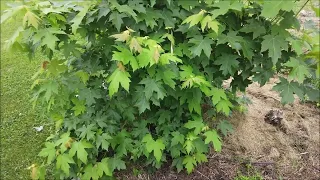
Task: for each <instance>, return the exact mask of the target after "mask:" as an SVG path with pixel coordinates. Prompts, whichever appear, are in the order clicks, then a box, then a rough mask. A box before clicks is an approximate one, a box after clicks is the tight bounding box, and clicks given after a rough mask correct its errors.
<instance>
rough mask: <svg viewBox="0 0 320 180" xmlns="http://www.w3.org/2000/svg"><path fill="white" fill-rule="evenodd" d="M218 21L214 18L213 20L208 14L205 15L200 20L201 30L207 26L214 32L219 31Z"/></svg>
mask: <svg viewBox="0 0 320 180" xmlns="http://www.w3.org/2000/svg"><path fill="white" fill-rule="evenodd" d="M219 25H220V23H219V22H218V21H216V20H213V19H212V18H211V16H210V15H207V16H206V17H205V18H203V19H202V20H201V30H202V32H203V31H204V29H205V28H206V26H208V28H209V29H212V30H213V31H214V32H216V33H218V32H219Z"/></svg>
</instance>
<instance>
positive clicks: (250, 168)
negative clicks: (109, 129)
mask: <svg viewBox="0 0 320 180" xmlns="http://www.w3.org/2000/svg"><path fill="white" fill-rule="evenodd" d="M277 81H278V79H277V78H272V79H271V80H270V81H269V83H267V84H266V85H265V86H263V87H260V86H259V85H258V84H257V83H254V84H252V85H250V86H249V87H248V88H247V94H246V96H247V97H248V98H249V99H250V100H251V102H252V103H251V104H249V105H248V112H246V113H244V114H240V113H235V114H234V115H233V116H232V117H231V118H230V119H229V121H230V122H231V123H232V124H233V127H234V132H233V133H232V134H231V135H230V136H228V137H226V138H225V139H224V142H223V150H222V152H221V153H216V152H212V153H211V155H210V156H209V157H208V161H209V162H207V163H203V164H202V165H200V166H198V167H197V169H196V170H195V171H194V172H193V173H192V174H190V175H189V176H187V175H186V172H181V173H176V172H175V171H174V169H171V168H170V167H167V168H162V169H161V170H160V171H157V172H156V174H153V175H148V174H144V173H142V174H140V175H138V176H136V177H134V176H132V171H131V173H128V174H130V175H128V176H126V175H125V173H121V175H119V176H121V177H122V178H120V179H163V180H167V179H170V180H171V179H186V180H189V179H190V180H191V179H193V180H202V179H204V180H205V179H212V180H220V179H221V180H229V179H234V177H236V176H237V175H238V174H239V173H241V174H243V175H253V174H254V173H256V172H258V173H259V174H261V176H262V177H263V178H264V179H290V180H300V179H304V180H319V179H320V134H319V132H320V109H319V108H317V107H316V106H315V105H312V104H308V103H301V102H299V100H298V99H296V101H295V102H294V103H293V104H291V105H285V106H283V105H282V104H281V103H280V97H279V94H278V93H277V92H275V91H272V90H271V89H272V87H273V85H274V84H275V83H276V82H277ZM271 109H278V110H281V111H283V113H284V115H283V117H284V119H283V120H282V123H281V124H282V126H281V127H282V128H280V127H279V126H273V125H271V124H269V123H267V122H265V120H264V116H265V115H266V114H267V113H268V112H269V111H270V110H271ZM168 166H169V165H168Z"/></svg>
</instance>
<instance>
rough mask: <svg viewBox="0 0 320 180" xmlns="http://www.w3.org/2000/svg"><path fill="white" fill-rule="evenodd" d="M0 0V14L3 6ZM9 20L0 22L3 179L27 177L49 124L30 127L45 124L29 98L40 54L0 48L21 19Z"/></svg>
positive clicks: (3, 3) (41, 145)
mask: <svg viewBox="0 0 320 180" xmlns="http://www.w3.org/2000/svg"><path fill="white" fill-rule="evenodd" d="M5 4H6V3H5V2H4V1H1V14H2V13H3V10H4V8H5ZM18 21H19V19H18V20H17V21H14V20H12V21H9V22H6V23H4V24H1V70H0V71H1V177H0V179H3V180H16V179H30V170H27V169H26V168H27V167H28V166H30V165H31V164H33V163H34V162H42V159H41V158H39V157H37V154H38V153H39V152H40V150H41V148H42V147H43V144H44V141H45V139H46V137H47V136H48V135H49V131H50V129H49V127H48V126H44V130H43V131H42V132H36V131H35V130H34V129H33V127H34V126H40V125H42V124H46V123H48V122H47V119H46V118H45V117H41V116H40V114H43V113H41V112H40V111H39V110H38V111H35V110H33V109H32V104H31V102H30V99H31V98H30V94H31V90H30V87H31V85H32V83H33V80H32V79H31V77H32V76H33V74H34V73H35V72H36V71H37V70H38V69H39V67H40V64H41V62H42V58H40V56H37V57H36V58H35V59H34V60H29V59H28V57H27V54H25V53H21V52H8V51H6V50H5V49H4V44H5V41H6V40H7V39H9V38H10V37H11V35H12V34H13V33H14V32H15V30H16V29H17V27H19V26H20V24H21V22H18Z"/></svg>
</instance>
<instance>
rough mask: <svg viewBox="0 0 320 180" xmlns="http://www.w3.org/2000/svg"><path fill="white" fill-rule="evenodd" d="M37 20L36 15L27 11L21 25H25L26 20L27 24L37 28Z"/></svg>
mask: <svg viewBox="0 0 320 180" xmlns="http://www.w3.org/2000/svg"><path fill="white" fill-rule="evenodd" d="M39 20H40V18H39V17H38V16H37V15H35V14H34V13H33V12H31V11H27V12H26V14H25V15H24V17H23V26H26V23H27V22H28V26H30V25H32V26H33V27H35V28H36V29H38V26H39Z"/></svg>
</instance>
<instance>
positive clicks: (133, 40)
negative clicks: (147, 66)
mask: <svg viewBox="0 0 320 180" xmlns="http://www.w3.org/2000/svg"><path fill="white" fill-rule="evenodd" d="M129 47H130V50H131V51H132V50H133V51H137V52H139V53H141V52H142V47H141V45H140V43H139V41H138V40H137V39H136V38H131V41H130V45H129Z"/></svg>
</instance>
